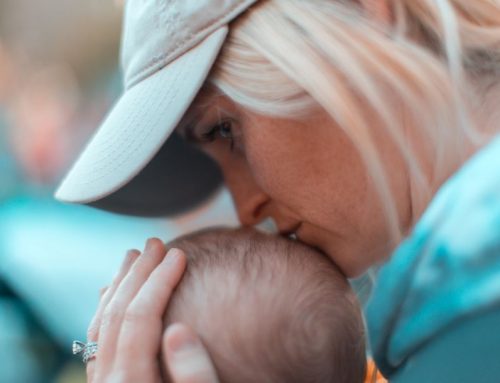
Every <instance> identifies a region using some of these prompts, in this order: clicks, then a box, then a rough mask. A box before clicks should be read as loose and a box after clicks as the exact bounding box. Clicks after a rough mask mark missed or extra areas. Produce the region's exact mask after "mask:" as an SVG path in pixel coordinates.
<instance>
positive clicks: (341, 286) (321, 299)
mask: <svg viewBox="0 0 500 383" xmlns="http://www.w3.org/2000/svg"><path fill="white" fill-rule="evenodd" d="M168 246H169V247H177V248H180V249H182V250H184V251H185V253H186V255H187V258H188V267H187V271H186V273H185V274H184V276H183V279H182V281H181V283H180V284H179V286H178V288H177V289H176V291H175V292H174V294H173V297H172V300H171V302H170V304H169V307H168V309H167V312H166V315H165V322H166V325H168V324H171V323H174V322H182V323H185V324H187V325H189V326H191V327H192V328H193V330H194V331H195V332H197V333H198V334H199V335H200V337H201V339H202V341H203V343H204V344H205V346H206V347H207V349H208V351H209V353H210V355H211V357H212V360H213V362H214V364H215V367H216V370H217V373H218V376H219V379H220V381H221V382H241V383H246V382H248V383H250V382H252V383H253V382H260V383H265V382H287V383H293V382H311V383H312V382H335V383H344V382H345V383H356V382H363V379H364V376H365V369H366V355H365V343H364V326H363V321H362V317H361V313H360V308H359V305H358V303H357V300H356V298H355V296H354V294H353V292H352V290H351V288H350V286H349V284H348V282H347V280H346V279H345V278H344V277H343V276H342V274H341V273H340V272H339V270H338V269H337V267H336V266H335V265H334V264H333V263H332V262H331V261H330V260H329V259H328V258H326V257H325V256H323V255H322V254H320V253H319V252H317V251H315V250H313V249H310V248H308V247H306V246H304V245H302V244H300V243H298V242H295V241H291V240H288V239H285V238H283V237H277V236H271V235H267V234H263V233H260V232H257V231H255V230H251V229H236V230H235V229H211V230H208V231H207V230H205V231H202V232H197V233H194V234H190V235H188V236H185V237H182V238H179V239H177V240H175V241H173V242H172V243H170V244H168Z"/></svg>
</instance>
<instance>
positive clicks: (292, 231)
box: [279, 222, 302, 240]
mask: <svg viewBox="0 0 500 383" xmlns="http://www.w3.org/2000/svg"><path fill="white" fill-rule="evenodd" d="M301 225H302V222H299V223H297V224H295V225H293V226H290V227H288V228H283V229H279V233H280V235H282V236H283V237H286V238H290V239H293V240H296V239H298V235H297V232H298V231H299V229H300V226H301Z"/></svg>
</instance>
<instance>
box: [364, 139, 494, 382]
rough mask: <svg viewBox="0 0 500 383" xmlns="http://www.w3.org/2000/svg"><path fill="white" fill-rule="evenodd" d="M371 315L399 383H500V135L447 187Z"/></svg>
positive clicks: (386, 274) (381, 357) (386, 278)
mask: <svg viewBox="0 0 500 383" xmlns="http://www.w3.org/2000/svg"><path fill="white" fill-rule="evenodd" d="M365 314H366V320H367V327H368V333H369V340H370V346H371V349H372V352H373V356H374V358H375V361H376V362H377V364H378V366H379V368H380V370H381V371H382V373H383V374H384V375H385V376H386V377H387V378H389V379H390V381H391V383H423V382H425V383H434V382H435V383H448V382H449V383H462V382H463V383H483V382H484V383H500V136H499V137H497V138H496V139H495V140H493V141H492V142H491V143H490V144H488V145H487V146H486V147H485V148H483V149H482V150H481V151H479V152H478V153H477V154H476V155H475V156H473V157H472V158H471V159H470V160H469V161H467V163H466V164H465V165H464V166H463V167H462V168H461V169H460V170H459V171H458V172H457V173H456V174H455V175H454V176H453V177H451V178H450V179H449V180H448V181H447V182H446V183H445V184H444V185H443V186H442V187H441V189H440V190H439V192H438V193H437V195H436V196H435V198H434V199H433V201H432V202H431V204H430V205H429V207H428V209H427V210H426V212H425V213H424V215H423V216H422V218H421V219H420V221H419V222H418V224H417V225H416V226H415V228H414V230H413V232H412V234H411V235H410V236H409V237H408V238H407V239H406V240H405V241H404V242H403V243H402V244H401V245H400V246H399V247H398V249H397V250H396V251H395V252H394V254H393V256H392V257H391V259H390V260H389V261H388V262H387V263H386V264H385V265H384V266H383V267H382V268H381V270H380V272H379V274H378V276H377V282H376V285H375V288H374V290H373V293H372V296H371V298H370V301H369V302H368V304H367V306H366V309H365Z"/></svg>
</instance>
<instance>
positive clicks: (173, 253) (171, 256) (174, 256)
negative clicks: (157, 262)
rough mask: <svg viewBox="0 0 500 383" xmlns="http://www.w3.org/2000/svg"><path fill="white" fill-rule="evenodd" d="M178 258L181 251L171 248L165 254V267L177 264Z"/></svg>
mask: <svg viewBox="0 0 500 383" xmlns="http://www.w3.org/2000/svg"><path fill="white" fill-rule="evenodd" d="M180 256H181V251H180V250H179V249H176V248H172V249H170V250H169V251H168V252H167V255H166V256H165V259H164V261H165V263H166V264H167V265H171V264H174V263H175V262H177V260H178V259H179V257H180Z"/></svg>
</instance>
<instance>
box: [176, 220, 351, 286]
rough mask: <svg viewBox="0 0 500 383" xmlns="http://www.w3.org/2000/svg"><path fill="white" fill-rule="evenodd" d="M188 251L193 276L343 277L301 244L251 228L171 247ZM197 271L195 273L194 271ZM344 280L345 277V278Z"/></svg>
mask: <svg viewBox="0 0 500 383" xmlns="http://www.w3.org/2000/svg"><path fill="white" fill-rule="evenodd" d="M168 246H170V247H179V248H181V249H182V250H184V251H185V253H186V256H187V258H188V270H189V269H190V268H191V269H192V270H191V271H193V272H200V271H201V270H203V271H204V272H210V271H217V269H221V268H222V269H224V270H225V271H233V272H234V271H237V272H242V273H244V272H248V271H249V270H252V271H253V273H255V272H256V270H260V271H261V272H262V274H267V273H270V272H273V271H275V270H280V271H281V274H283V275H282V277H286V275H287V273H288V274H290V276H292V275H295V276H297V274H301V273H302V272H303V273H306V271H309V272H311V270H317V271H319V270H321V271H325V272H326V274H334V275H335V279H337V278H339V277H341V273H340V271H339V269H338V268H337V267H336V266H335V265H334V264H333V262H332V261H331V260H330V259H329V258H328V257H326V256H325V255H323V254H321V253H320V252H319V251H317V250H315V249H313V248H311V247H309V246H306V245H304V244H302V243H300V242H298V241H293V240H291V239H288V238H284V237H281V236H277V235H270V234H266V233H262V232H259V231H256V230H255V229H251V228H238V229H233V228H210V229H204V230H202V231H198V232H195V233H191V234H187V235H185V236H183V237H180V238H177V239H175V240H174V241H172V242H171V243H169V244H168ZM193 269H196V270H193ZM342 278H343V277H342Z"/></svg>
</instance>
